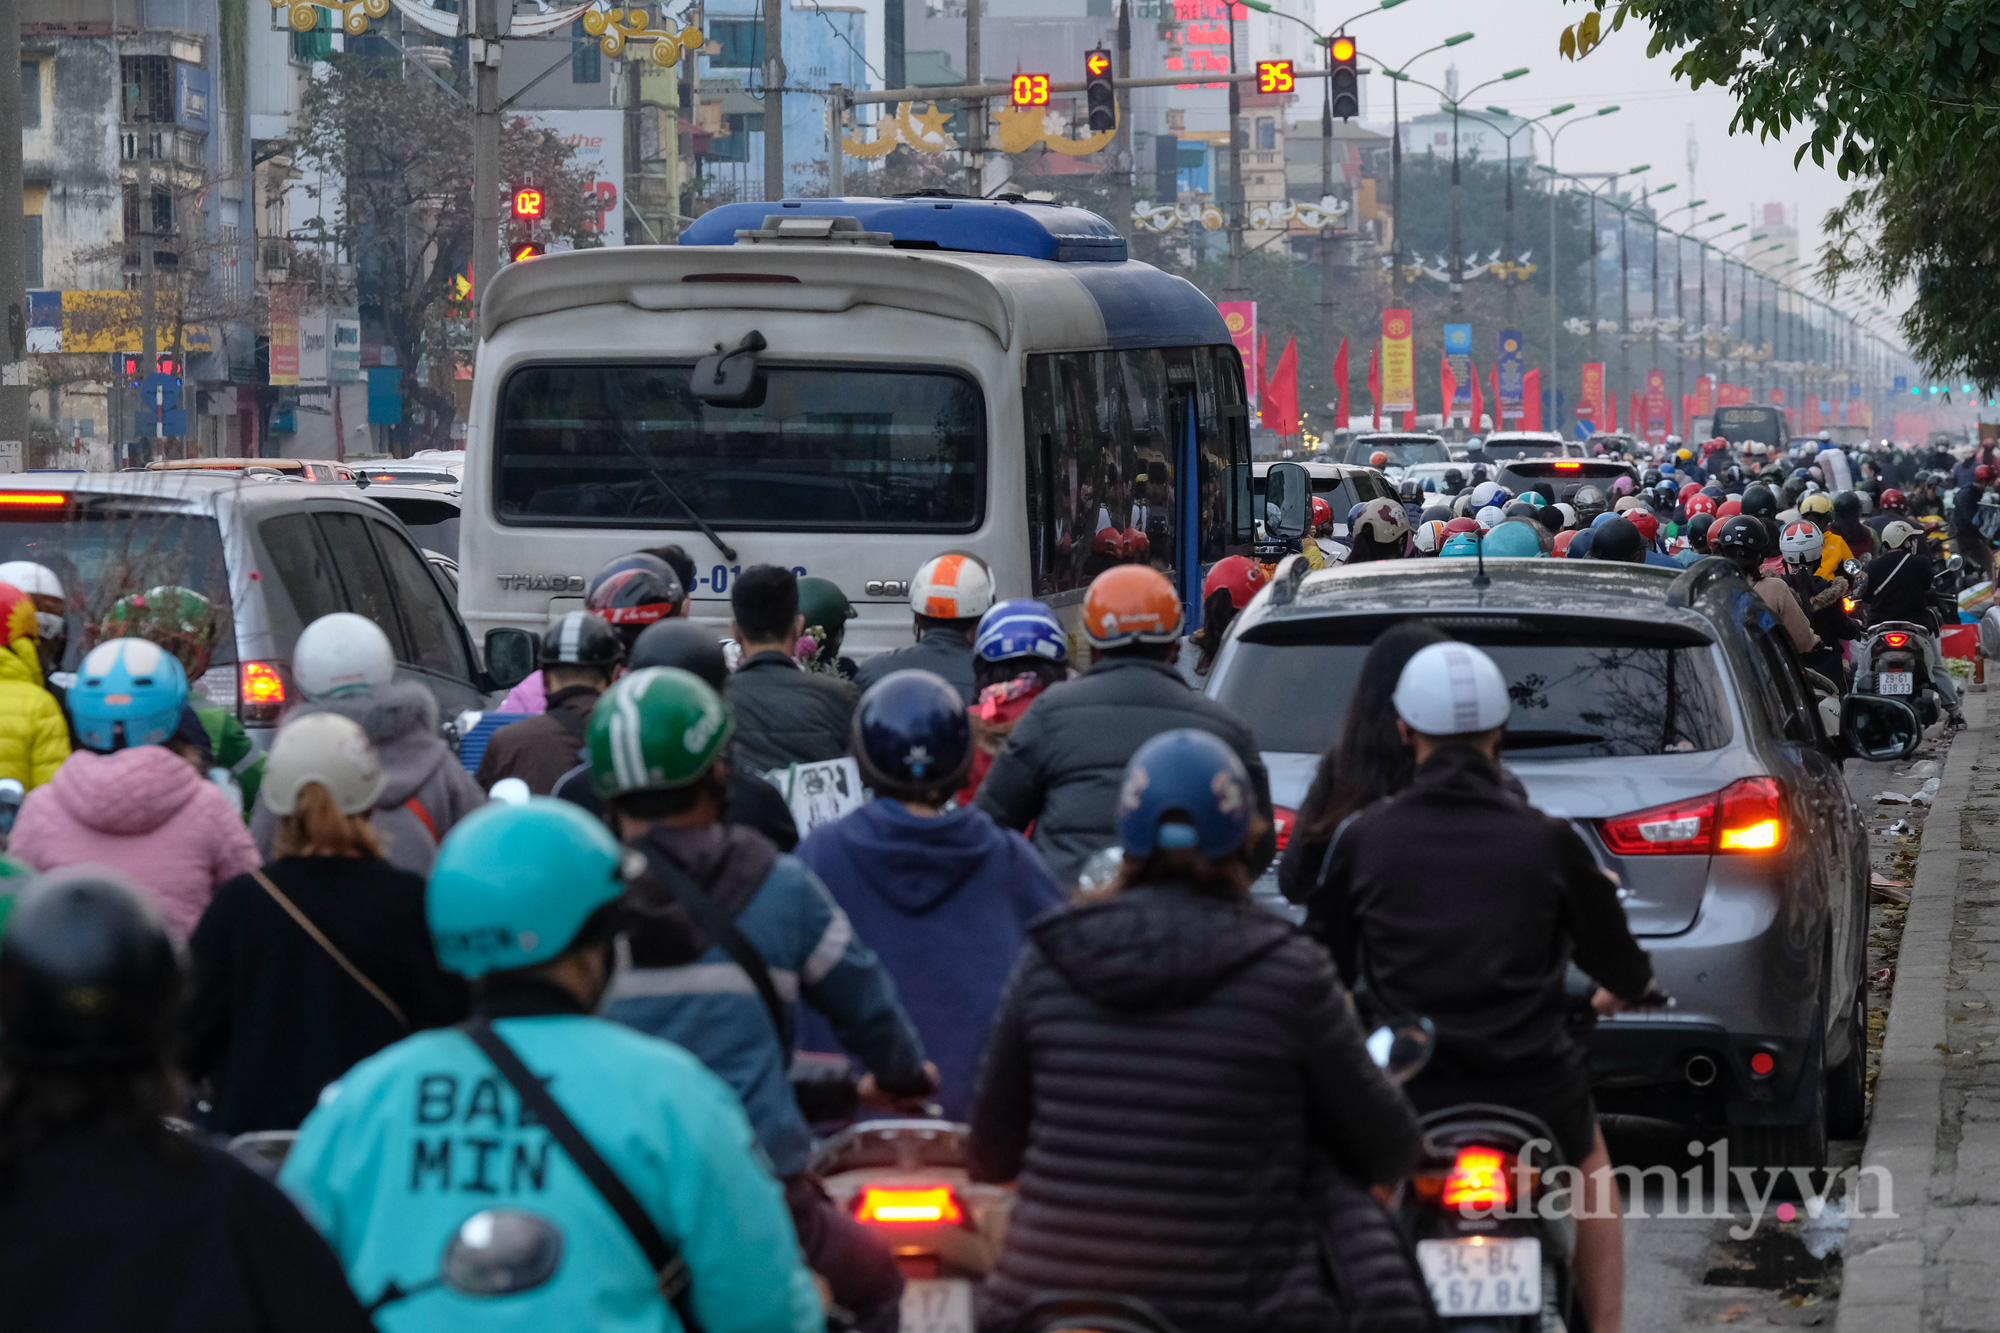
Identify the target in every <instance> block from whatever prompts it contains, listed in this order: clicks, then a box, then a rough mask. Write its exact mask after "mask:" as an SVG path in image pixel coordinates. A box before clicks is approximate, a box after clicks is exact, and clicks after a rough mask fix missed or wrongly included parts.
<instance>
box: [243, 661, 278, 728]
mask: <svg viewBox="0 0 2000 1333" xmlns="http://www.w3.org/2000/svg"><path fill="white" fill-rule="evenodd" d="M236 700H237V706H238V710H239V714H240V716H241V717H242V719H243V720H244V721H245V722H276V721H277V720H278V714H279V713H281V712H283V711H284V708H285V678H284V676H283V675H282V674H281V673H280V672H279V671H278V668H277V667H275V666H273V665H272V664H271V663H269V662H245V663H243V665H242V667H241V668H240V669H239V670H238V672H237V676H236Z"/></svg>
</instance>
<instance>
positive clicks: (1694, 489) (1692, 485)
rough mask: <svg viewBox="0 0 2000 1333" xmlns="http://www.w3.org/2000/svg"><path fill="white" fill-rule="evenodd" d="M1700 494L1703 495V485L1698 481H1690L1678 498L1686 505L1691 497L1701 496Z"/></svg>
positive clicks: (1683, 487)
mask: <svg viewBox="0 0 2000 1333" xmlns="http://www.w3.org/2000/svg"><path fill="white" fill-rule="evenodd" d="M1700 494H1701V483H1700V482H1698V481H1690V482H1687V483H1685V484H1684V485H1682V487H1681V490H1680V495H1679V496H1678V497H1676V498H1678V499H1679V500H1680V501H1681V502H1682V503H1686V502H1687V498H1688V497H1689V496H1690V495H1700Z"/></svg>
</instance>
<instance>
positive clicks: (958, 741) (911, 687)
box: [852, 670, 972, 796]
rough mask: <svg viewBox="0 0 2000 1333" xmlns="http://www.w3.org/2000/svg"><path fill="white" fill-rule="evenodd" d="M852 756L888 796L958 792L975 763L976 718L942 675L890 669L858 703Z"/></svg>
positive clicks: (875, 784)
mask: <svg viewBox="0 0 2000 1333" xmlns="http://www.w3.org/2000/svg"><path fill="white" fill-rule="evenodd" d="M852 748H853V750H854V757H855V759H856V760H857V761H858V762H859V763H860V765H861V776H862V778H863V779H865V780H866V781H867V783H868V785H869V786H871V787H873V788H874V789H875V790H876V791H878V792H880V793H882V794H883V795H885V796H904V795H915V794H916V793H919V792H930V791H937V790H939V789H943V790H945V791H954V790H956V789H957V788H958V787H959V785H960V784H962V783H963V782H964V781H965V774H966V772H967V770H969V769H970V768H971V767H972V721H971V719H970V718H969V717H968V716H967V715H966V711H965V700H964V699H961V698H960V697H959V694H958V691H957V690H956V689H955V688H953V687H952V685H951V684H950V683H949V682H948V681H946V680H945V678H944V677H943V676H940V675H937V674H936V673H934V672H930V671H914V670H912V671H892V672H890V673H889V674H888V675H886V676H884V677H882V679H880V680H878V681H876V682H875V683H874V684H873V685H871V686H869V688H868V692H867V693H866V694H864V695H862V696H861V702H860V703H858V704H856V705H855V706H854V727H853V742H852Z"/></svg>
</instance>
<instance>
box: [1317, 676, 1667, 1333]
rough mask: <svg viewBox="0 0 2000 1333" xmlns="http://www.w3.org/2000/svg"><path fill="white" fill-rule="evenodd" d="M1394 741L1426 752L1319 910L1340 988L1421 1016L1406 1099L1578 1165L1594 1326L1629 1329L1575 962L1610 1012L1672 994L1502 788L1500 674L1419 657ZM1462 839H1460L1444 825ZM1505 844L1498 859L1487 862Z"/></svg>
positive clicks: (1331, 881)
mask: <svg viewBox="0 0 2000 1333" xmlns="http://www.w3.org/2000/svg"><path fill="white" fill-rule="evenodd" d="M1394 706H1395V710H1396V715H1397V718H1398V726H1397V730H1398V731H1399V732H1400V733H1401V734H1402V737H1403V739H1404V742H1405V744H1407V745H1408V746H1409V747H1410V748H1411V750H1413V751H1414V752H1415V757H1416V762H1417V769H1416V775H1415V777H1414V779H1413V781H1412V782H1411V784H1410V785H1409V786H1408V787H1406V788H1404V789H1403V790H1402V791H1401V792H1399V793H1397V794H1395V795H1393V796H1391V797H1390V798H1388V799H1387V800H1385V801H1382V802H1379V803H1378V804H1376V805H1373V806H1371V807H1369V808H1368V809H1366V810H1363V811H1362V812H1361V813H1360V814H1358V815H1357V816H1355V818H1354V819H1353V821H1352V822H1351V823H1350V824H1348V825H1347V827H1346V828H1345V829H1343V830H1341V831H1340V832H1339V833H1338V834H1337V835H1336V836H1335V839H1334V843H1333V848H1332V851H1331V852H1330V853H1329V855H1328V857H1327V861H1326V874H1325V876H1324V877H1323V878H1322V879H1321V881H1320V883H1319V885H1318V887H1317V890H1316V892H1314V893H1313V894H1312V895H1311V898H1310V900H1309V904H1308V908H1309V913H1310V918H1309V928H1310V929H1312V930H1314V931H1315V933H1317V934H1318V935H1319V936H1320V938H1321V939H1322V940H1323V941H1324V942H1325V943H1326V944H1327V945H1328V948H1329V950H1330V951H1331V953H1332V954H1333V958H1334V961H1335V964H1336V965H1337V966H1338V967H1339V969H1340V973H1341V976H1342V977H1343V978H1346V979H1348V980H1349V981H1350V982H1351V983H1352V984H1354V985H1356V986H1357V987H1360V986H1361V985H1362V984H1363V983H1364V982H1365V986H1366V990H1367V998H1368V1003H1369V1005H1370V1007H1371V1009H1372V1010H1373V1011H1374V1012H1375V1013H1377V1014H1382V1015H1387V1014H1423V1015H1426V1016H1427V1017H1429V1018H1430V1019H1431V1021H1432V1022H1433V1023H1434V1024H1435V1025H1436V1028H1437V1045H1436V1052H1435V1054H1434V1055H1433V1056H1432V1058H1431V1061H1430V1063H1429V1064H1428V1065H1427V1066H1426V1067H1425V1069H1424V1070H1423V1072H1422V1073H1420V1074H1418V1076H1417V1077H1416V1078H1415V1079H1413V1080H1412V1081H1411V1082H1410V1083H1409V1084H1408V1085H1407V1090H1408V1092H1409V1094H1410V1099H1411V1101H1412V1102H1414V1103H1415V1104H1416V1105H1417V1107H1418V1108H1419V1109H1420V1110H1436V1109H1440V1108H1442V1107H1446V1106H1454V1105H1459V1104H1463V1103H1466V1102H1484V1103H1497V1104H1499V1105H1502V1106H1512V1107H1516V1108H1518V1109H1520V1110H1523V1111H1527V1112H1530V1113H1531V1114H1534V1115H1536V1116H1538V1117H1539V1118H1540V1119H1541V1120H1542V1121H1543V1122H1544V1123H1545V1124H1547V1125H1548V1127H1549V1129H1550V1131H1551V1132H1552V1133H1553V1135H1554V1137H1555V1141H1556V1144H1557V1146H1558V1147H1559V1148H1560V1150H1561V1153H1562V1155H1563V1157H1564V1159H1565V1160H1567V1161H1569V1162H1570V1163H1572V1164H1577V1165H1580V1166H1581V1168H1582V1171H1583V1173H1584V1177H1585V1179H1586V1182H1587V1188H1586V1190H1585V1191H1584V1193H1585V1194H1586V1195H1587V1196H1590V1197H1587V1198H1586V1200H1585V1203H1586V1206H1585V1208H1584V1210H1583V1212H1582V1214H1580V1215H1579V1217H1578V1219H1577V1223H1576V1235H1577V1240H1576V1277H1577V1284H1578V1288H1579V1292H1580V1295H1581V1297H1582V1300H1583V1305H1584V1309H1585V1310H1586V1312H1587V1313H1588V1315H1589V1324H1590V1327H1591V1328H1592V1329H1593V1330H1595V1331H1596V1333H1618V1329H1619V1327H1620V1317H1621V1311H1620V1304H1621V1300H1622V1288H1623V1277H1622V1263H1623V1259H1622V1250H1621V1247H1620V1226H1619V1221H1618V1213H1619V1209H1618V1207H1617V1204H1616V1200H1617V1193H1616V1190H1617V1186H1616V1184H1615V1183H1614V1182H1613V1180H1612V1178H1611V1175H1610V1165H1611V1163H1610V1156H1609V1154H1608V1153H1607V1151H1606V1150H1605V1146H1604V1136H1603V1134H1602V1133H1601V1132H1599V1130H1598V1128H1597V1123H1596V1112H1595V1108H1594V1106H1593V1104H1592V1101H1591V1096H1590V1084H1589V1078H1588V1068H1587V1062H1586V1057H1585V1054H1584V1052H1583V1051H1582V1050H1581V1049H1580V1048H1579V1047H1578V1046H1577V1045H1576V1044H1575V1042H1573V1041H1572V1040H1571V1038H1570V1036H1569V1035H1568V1033H1567V1031H1566V1029H1565V1022H1564V1010H1565V999H1564V975H1565V971H1566V969H1567V967H1568V964H1569V962H1570V958H1571V955H1572V952H1573V953H1574V957H1575V961H1576V964H1577V966H1578V967H1580V968H1581V969H1582V970H1583V971H1584V972H1585V973H1587V974H1589V975H1590V976H1591V977H1593V978H1595V979H1596V980H1597V982H1598V984H1599V990H1598V992H1597V995H1596V997H1595V1000H1594V1001H1593V1003H1594V1004H1595V1007H1596V1008H1597V1010H1598V1012H1600V1013H1612V1012H1616V1011H1618V1010H1621V1009H1632V1008H1640V1007H1645V1006H1648V1005H1652V1004H1657V1003H1659V1002H1661V1001H1662V1000H1663V999H1664V997H1663V996H1661V995H1660V994H1659V992H1658V988H1657V986H1655V985H1654V983H1653V975H1652V965H1651V962H1650V960H1649V959H1648V958H1647V956H1646V954H1645V952H1644V951H1643V950H1641V949H1640V948H1639V946H1638V944H1637V943H1636V942H1635V941H1634V940H1633V938H1632V934H1631V931H1630V930H1629V929H1628V927H1627V926H1626V923H1625V914H1624V911H1623V909H1622V908H1621V907H1620V906H1619V902H1618V887H1617V884H1616V883H1615V882H1614V881H1613V880H1611V879H1610V878H1608V877H1607V876H1606V875H1605V874H1604V872H1603V871H1602V870H1600V869H1599V868H1598V865H1597V861H1596V859H1595V858H1594V857H1593V856H1592V854H1591V851H1590V849H1589V847H1588V846H1586V845H1585V843H1584V842H1583V839H1582V838H1581V837H1579V836H1578V834H1577V833H1576V831H1575V829H1574V828H1572V827H1571V826H1570V824H1569V823H1568V822H1567V821H1565V820H1559V819H1551V818H1549V817H1548V816H1546V815H1544V814H1542V813H1541V812H1540V811H1538V810H1536V809H1534V808H1533V807H1532V806H1530V805H1528V804H1527V803H1526V802H1525V801H1523V800H1522V799H1521V798H1520V797H1519V796H1517V795H1516V794H1515V793H1514V792H1513V791H1511V790H1509V788H1508V786H1507V784H1506V783H1505V782H1504V781H1503V778H1502V772H1501V768H1500V764H1499V750H1500V744H1501V738H1502V735H1503V732H1504V729H1505V727H1506V725H1507V720H1508V717H1509V714H1510V712H1511V704H1510V701H1509V698H1508V688H1507V680H1506V677H1505V676H1503V675H1502V674H1501V671H1500V668H1499V667H1498V666H1497V665H1495V664H1494V662H1493V659H1492V658H1490V657H1488V656H1487V655H1486V654H1485V653H1484V652H1481V651H1480V650H1479V649H1478V648H1475V647H1473V646H1472V645H1470V644H1464V643H1456V642H1453V643H1440V644H1433V645H1431V646H1430V647H1427V648H1424V649H1421V650H1419V651H1418V652H1417V653H1416V654H1415V655H1414V656H1412V657H1411V658H1410V661H1409V663H1408V664H1407V665H1406V666H1405V667H1404V668H1403V672H1402V675H1401V677H1400V678H1399V680H1398V683H1397V686H1396V692H1395V695H1394ZM1445 828H1449V829H1451V830H1453V836H1452V837H1450V838H1440V837H1438V836H1437V832H1438V830H1439V829H1445ZM1494 847H1504V848H1506V849H1507V854H1506V855H1505V856H1504V857H1499V858H1494V857H1492V856H1490V855H1488V854H1487V853H1486V852H1485V851H1483V850H1475V849H1485V848H1494Z"/></svg>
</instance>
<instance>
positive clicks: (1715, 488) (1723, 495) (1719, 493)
mask: <svg viewBox="0 0 2000 1333" xmlns="http://www.w3.org/2000/svg"><path fill="white" fill-rule="evenodd" d="M1701 493H1702V494H1703V495H1706V496H1707V497H1708V498H1709V499H1711V500H1713V501H1715V502H1716V503H1717V504H1721V503H1722V502H1723V501H1724V500H1725V499H1727V498H1728V496H1729V492H1727V491H1725V490H1723V489H1722V483H1721V482H1716V481H1711V482H1710V483H1708V485H1706V486H1704V487H1702V488H1701Z"/></svg>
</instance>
